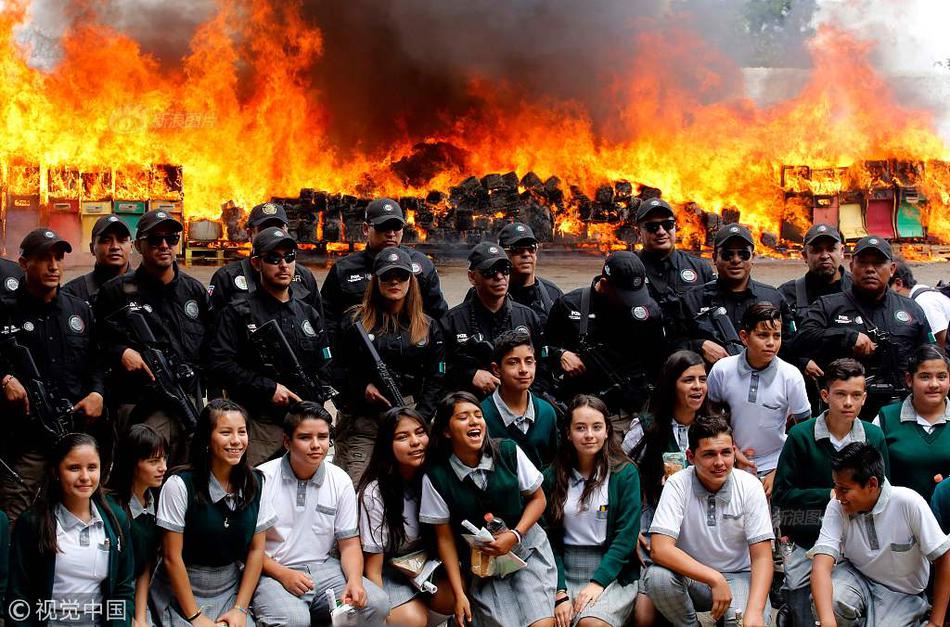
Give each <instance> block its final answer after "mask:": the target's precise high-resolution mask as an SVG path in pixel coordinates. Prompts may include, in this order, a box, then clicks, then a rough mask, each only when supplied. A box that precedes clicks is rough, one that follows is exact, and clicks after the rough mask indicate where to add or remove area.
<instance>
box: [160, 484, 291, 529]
mask: <svg viewBox="0 0 950 627" xmlns="http://www.w3.org/2000/svg"><path fill="white" fill-rule="evenodd" d="M210 477H211V478H210V479H209V480H208V496H210V497H211V502H212V503H217V502H218V501H220V500H222V499H224V504H225V506H227V508H228V509H230V510H231V511H234V510H236V509H237V497H238V496H239V495H240V492H238V493H237V494H233V493H229V492H225V491H224V488H222V487H221V484H220V483H219V482H218V480H217V479H216V478H215V476H214V475H213V474H212V475H210ZM266 487H267V484H266V482H265V484H264V488H266ZM187 513H188V488H187V487H186V486H185V482H184V481H183V480H182V478H181V477H180V476H178V475H172V476H171V477H169V478H168V481H166V482H165V485H163V486H162V491H161V494H160V495H159V497H158V513H157V514H156V515H155V524H156V525H157V526H159V527H161V528H162V529H168V530H169V531H174V532H176V533H183V532H184V531H185V514H187ZM273 524H274V510H272V509H271V508H270V507H269V506H268V504H267V502H266V501H265V500H264V495H263V488H262V494H261V505H260V507H259V508H258V510H257V523H256V524H255V526H254V533H260V532H261V531H264V530H265V529H268V528H269V527H270V526H271V525H273Z"/></svg>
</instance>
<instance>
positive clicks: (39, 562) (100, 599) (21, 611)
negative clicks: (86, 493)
mask: <svg viewBox="0 0 950 627" xmlns="http://www.w3.org/2000/svg"><path fill="white" fill-rule="evenodd" d="M107 507H108V506H107ZM110 510H111V511H112V513H113V514H114V516H115V519H116V523H117V525H116V524H114V523H112V521H110V520H109V516H108V515H107V514H106V513H105V512H104V511H103V510H102V509H100V506H99V505H97V504H95V503H93V506H92V508H91V514H92V516H91V518H90V520H89V522H84V521H82V520H80V519H79V518H77V517H76V516H75V515H74V514H72V513H71V512H69V511H68V510H67V509H66V508H65V507H63V506H62V505H58V506H56V510H55V519H56V543H57V546H58V548H59V552H57V553H56V554H55V555H48V554H42V553H40V551H39V534H40V524H41V520H40V517H39V515H38V513H37V511H36V510H35V509H30V510H27V512H26V513H24V514H23V516H21V517H20V518H19V520H18V521H17V525H16V527H15V528H14V530H13V539H12V542H11V544H10V581H9V586H8V588H7V596H6V603H7V606H6V608H7V617H6V624H7V625H34V626H36V625H48V624H54V623H56V624H63V623H69V624H79V625H93V624H105V625H110V626H115V627H117V626H119V625H129V624H131V621H132V617H133V616H134V608H133V605H132V595H133V594H134V591H135V581H134V579H133V557H132V549H131V547H130V546H129V544H128V538H129V535H130V531H129V521H128V518H127V517H126V515H125V513H124V512H122V511H121V510H120V509H118V508H110ZM120 533H121V535H120Z"/></svg>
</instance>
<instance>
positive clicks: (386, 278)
mask: <svg viewBox="0 0 950 627" xmlns="http://www.w3.org/2000/svg"><path fill="white" fill-rule="evenodd" d="M411 276H412V275H411V274H409V273H408V272H405V271H404V270H390V271H389V272H386V273H384V274H383V275H382V276H380V277H379V280H380V281H381V282H383V283H392V282H393V281H396V282H398V283H405V282H406V281H408V280H409V278H410V277H411Z"/></svg>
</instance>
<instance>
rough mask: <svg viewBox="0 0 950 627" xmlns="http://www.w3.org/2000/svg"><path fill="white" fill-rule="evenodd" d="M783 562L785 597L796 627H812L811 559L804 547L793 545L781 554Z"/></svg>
mask: <svg viewBox="0 0 950 627" xmlns="http://www.w3.org/2000/svg"><path fill="white" fill-rule="evenodd" d="M783 557H784V562H785V586H784V587H785V598H786V600H787V601H788V608H789V609H790V610H791V612H792V619H793V620H794V622H795V626H796V627H814V624H815V613H814V611H812V602H811V586H810V585H809V584H810V583H811V560H810V559H808V558H807V557H806V556H805V549H803V548H802V547H800V546H798V545H797V544H796V545H793V547H792V552H791V553H789V554H788V555H785V556H783Z"/></svg>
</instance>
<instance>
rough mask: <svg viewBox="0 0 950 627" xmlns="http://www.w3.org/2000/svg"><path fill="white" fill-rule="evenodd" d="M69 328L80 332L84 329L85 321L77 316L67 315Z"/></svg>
mask: <svg viewBox="0 0 950 627" xmlns="http://www.w3.org/2000/svg"><path fill="white" fill-rule="evenodd" d="M69 328H70V329H72V330H73V331H75V332H76V333H82V332H83V331H85V330H86V323H85V322H83V319H82V318H80V317H79V316H70V317H69Z"/></svg>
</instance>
